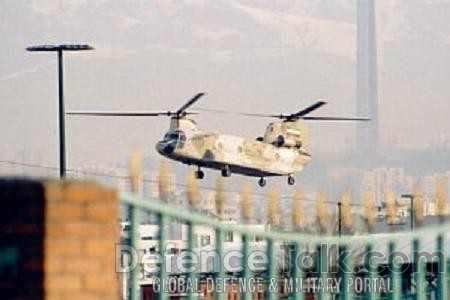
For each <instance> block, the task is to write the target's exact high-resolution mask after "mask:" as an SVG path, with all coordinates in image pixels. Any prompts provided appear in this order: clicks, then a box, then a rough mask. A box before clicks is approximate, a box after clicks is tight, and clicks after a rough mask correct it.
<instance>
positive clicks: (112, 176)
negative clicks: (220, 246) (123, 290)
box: [0, 160, 362, 207]
mask: <svg viewBox="0 0 450 300" xmlns="http://www.w3.org/2000/svg"><path fill="white" fill-rule="evenodd" d="M0 164H9V165H16V166H23V167H30V168H38V169H47V170H54V171H57V170H59V168H58V167H53V166H47V165H40V164H33V163H26V162H17V161H10V160H0ZM66 171H67V173H73V174H84V175H90V176H96V177H106V178H115V179H130V176H129V175H115V174H108V173H100V172H93V171H85V170H77V169H67V170H66ZM142 182H146V183H158V180H155V179H142ZM173 185H174V186H177V187H181V188H185V189H186V188H187V187H188V185H187V184H183V183H174V184H173ZM198 188H199V189H201V190H208V191H215V190H216V189H215V188H213V187H207V186H198ZM223 191H224V192H226V193H230V194H240V193H241V191H237V190H232V189H224V190H223ZM252 194H253V195H255V196H258V197H263V198H264V197H267V195H266V194H263V193H252ZM280 198H281V199H286V198H292V196H288V195H284V196H280ZM302 200H303V201H305V202H314V203H315V202H316V200H314V199H309V198H302ZM325 203H328V204H333V205H338V202H334V201H325ZM350 206H358V207H361V206H362V205H361V204H358V203H350Z"/></svg>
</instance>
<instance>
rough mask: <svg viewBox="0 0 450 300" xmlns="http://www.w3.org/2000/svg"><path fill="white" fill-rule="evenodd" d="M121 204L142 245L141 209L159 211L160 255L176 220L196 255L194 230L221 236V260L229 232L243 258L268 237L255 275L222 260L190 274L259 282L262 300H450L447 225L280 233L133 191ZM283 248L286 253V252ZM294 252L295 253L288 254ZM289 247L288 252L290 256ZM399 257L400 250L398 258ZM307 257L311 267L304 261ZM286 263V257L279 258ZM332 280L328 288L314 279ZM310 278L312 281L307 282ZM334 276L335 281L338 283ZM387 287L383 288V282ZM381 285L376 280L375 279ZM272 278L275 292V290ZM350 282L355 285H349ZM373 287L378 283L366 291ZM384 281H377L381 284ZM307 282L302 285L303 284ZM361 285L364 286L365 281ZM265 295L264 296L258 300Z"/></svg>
mask: <svg viewBox="0 0 450 300" xmlns="http://www.w3.org/2000/svg"><path fill="white" fill-rule="evenodd" d="M120 200H121V205H123V206H125V208H126V210H127V211H128V216H129V217H128V218H129V222H130V231H129V235H128V238H127V241H126V242H127V243H128V244H129V245H130V246H131V247H134V248H136V247H138V241H139V236H138V227H139V224H140V220H139V214H140V212H146V213H151V214H153V215H154V216H155V218H154V223H155V224H157V225H158V231H159V235H158V245H159V253H161V254H163V253H164V251H166V247H165V246H166V243H167V241H168V224H169V223H170V222H172V221H173V220H176V222H177V223H180V224H185V226H186V227H187V241H186V242H187V249H186V250H188V251H192V252H195V249H194V248H195V247H196V242H195V239H196V238H197V236H196V235H195V230H196V227H197V226H202V227H204V226H207V227H209V228H211V230H212V232H214V234H215V246H214V249H215V251H216V252H217V253H218V255H219V258H222V257H223V256H224V255H225V254H226V253H225V252H226V249H225V248H224V244H225V243H224V238H225V236H226V235H227V234H228V233H234V234H237V235H239V236H240V237H241V242H240V243H239V247H240V248H241V251H242V261H244V262H245V261H246V260H247V259H248V258H249V255H250V254H251V252H252V241H254V240H255V237H257V240H261V241H263V244H264V246H263V248H264V251H265V252H266V253H267V258H268V260H267V261H265V263H264V267H265V270H264V271H263V272H255V271H254V270H253V269H252V268H250V267H248V265H247V264H246V263H244V264H242V266H243V269H242V270H241V271H240V272H239V273H238V274H230V273H228V272H227V270H225V268H224V267H223V266H222V265H220V266H219V267H217V266H216V268H215V269H214V272H212V274H211V272H209V273H208V274H201V273H196V272H190V273H188V274H184V276H186V278H190V279H194V278H205V276H206V277H207V276H210V277H214V278H224V277H225V276H233V277H234V278H243V279H250V278H255V277H258V278H260V279H261V282H262V286H263V289H264V299H278V298H289V299H305V298H308V299H312V298H311V297H314V298H315V299H359V298H361V299H450V298H449V280H450V276H449V262H450V261H449V260H448V259H447V254H448V253H449V244H448V239H447V238H448V237H447V235H448V229H449V227H448V224H440V225H437V226H432V227H426V228H425V227H424V228H421V229H417V230H416V231H413V232H405V233H387V234H376V235H363V236H345V235H343V236H341V237H337V236H336V237H335V236H322V235H311V234H302V233H297V232H279V231H276V230H260V231H255V230H252V229H251V228H249V227H246V226H242V225H237V224H228V223H226V222H223V221H222V220H220V219H219V218H214V217H211V216H205V215H203V214H200V213H198V212H195V211H189V210H186V211H181V210H177V209H173V207H171V206H170V205H169V204H167V203H164V202H162V201H160V200H158V199H143V198H139V197H136V196H132V195H121V197H120ZM281 248H283V251H284V252H283V255H281V254H280V253H281V251H280V249H281ZM286 249H289V251H286ZM286 252H289V253H288V254H286ZM394 254H395V255H394ZM305 260H309V261H310V264H309V265H307V266H305V265H304V264H301V263H299V261H305ZM280 261H283V263H281V262H280ZM166 263H167V262H166V261H165V260H164V259H163V260H162V261H161V262H160V265H159V266H160V271H159V272H158V273H157V274H153V276H154V277H155V278H159V279H162V278H169V277H170V276H173V274H170V272H169V273H167V272H166V265H165V264H166ZM139 276H140V271H139V268H134V269H133V270H131V273H130V280H129V283H128V284H129V299H133V300H134V299H141V297H142V296H141V294H140V286H139ZM312 278H315V280H316V282H322V283H323V282H327V283H331V282H332V284H330V286H327V287H326V288H325V289H324V288H320V286H319V285H318V284H316V283H314V282H313V281H312V280H311V279H312ZM308 279H309V281H308ZM333 280H334V281H333ZM382 280H383V282H384V284H386V283H387V284H388V285H389V286H388V287H386V286H384V288H381V281H382ZM377 282H378V283H377ZM271 283H275V284H276V286H277V289H275V290H270V289H269V286H270V284H271ZM349 283H352V284H353V285H352V286H350V284H349ZM367 284H373V285H372V288H370V289H369V288H368V287H367ZM377 284H378V285H380V286H378V285H377ZM300 285H301V286H300ZM361 285H362V286H361ZM157 295H158V298H159V299H168V298H169V297H171V295H170V294H169V293H165V292H160V293H158V294H157ZM227 295H228V294H227V293H224V292H216V293H214V298H215V299H224V298H225V296H227ZM185 296H186V297H187V298H189V299H193V298H198V297H200V298H202V297H203V298H207V296H205V295H202V294H199V293H187V294H186V295H185ZM252 297H253V299H256V298H257V297H258V296H257V295H256V296H255V295H254V294H253V295H252V292H251V291H249V290H248V289H247V290H245V289H244V290H242V291H240V298H241V299H252ZM257 299H259V298H257Z"/></svg>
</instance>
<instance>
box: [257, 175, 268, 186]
mask: <svg viewBox="0 0 450 300" xmlns="http://www.w3.org/2000/svg"><path fill="white" fill-rule="evenodd" d="M266 183H267V180H266V179H265V178H264V177H261V178H260V179H259V180H258V184H259V186H260V187H264V186H265V185H266Z"/></svg>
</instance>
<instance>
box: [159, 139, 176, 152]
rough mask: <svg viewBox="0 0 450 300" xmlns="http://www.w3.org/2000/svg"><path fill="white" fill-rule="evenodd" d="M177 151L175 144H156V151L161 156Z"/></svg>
mask: <svg viewBox="0 0 450 300" xmlns="http://www.w3.org/2000/svg"><path fill="white" fill-rule="evenodd" d="M174 150H175V144H174V143H171V142H165V141H159V142H158V143H157V144H156V151H158V152H159V153H160V154H161V155H169V154H171V153H173V151H174Z"/></svg>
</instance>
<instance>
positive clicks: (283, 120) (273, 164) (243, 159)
mask: <svg viewBox="0 0 450 300" xmlns="http://www.w3.org/2000/svg"><path fill="white" fill-rule="evenodd" d="M204 95H205V93H198V94H196V95H195V96H194V97H192V98H191V99H190V100H189V101H187V102H186V103H185V104H184V105H183V106H181V107H180V108H179V109H178V110H176V111H160V112H144V111H142V112H131V111H128V112H121V111H116V112H105V111H71V112H68V114H69V115H90V116H116V117H160V116H167V117H170V128H169V131H168V132H167V133H166V134H165V135H164V137H163V138H162V140H160V141H158V142H157V144H156V150H157V151H158V152H159V153H160V154H161V155H163V156H165V157H167V158H169V159H172V160H176V161H179V162H182V163H184V164H188V165H195V166H197V170H196V171H195V177H196V178H197V179H203V178H204V176H205V173H204V172H203V170H202V168H211V169H216V170H220V171H221V173H222V176H223V177H230V176H231V174H233V173H235V174H241V175H245V176H253V177H259V181H258V184H259V185H260V186H261V187H263V186H265V185H266V177H270V176H287V182H288V184H289V185H294V184H295V177H294V174H295V173H298V172H300V171H301V170H302V169H303V167H304V166H305V165H306V164H308V162H309V161H310V159H311V154H310V153H309V152H308V147H307V138H306V126H305V124H304V121H309V120H316V121H367V120H369V119H366V118H339V117H312V116H307V115H308V114H310V113H311V112H313V111H315V110H316V109H318V108H319V107H321V106H323V105H325V104H326V102H324V101H318V102H316V103H315V104H313V105H311V106H309V107H306V108H305V109H302V110H300V111H298V112H296V113H292V114H286V115H285V114H279V115H270V114H267V115H266V114H255V113H239V112H228V111H222V110H213V109H199V111H208V112H215V113H238V114H241V115H245V116H251V117H268V118H276V119H279V120H280V121H277V122H272V123H269V124H268V126H267V128H266V132H265V134H264V136H261V137H257V138H256V139H248V138H243V137H238V136H233V135H226V134H217V133H212V132H207V131H203V130H200V129H199V128H198V127H197V124H196V122H195V121H194V120H193V119H191V118H190V117H189V116H190V115H195V114H198V112H195V111H188V110H187V109H188V108H190V107H191V106H192V105H193V104H194V103H196V102H197V101H198V100H199V99H200V98H201V97H202V96H204Z"/></svg>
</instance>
